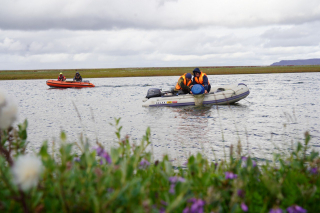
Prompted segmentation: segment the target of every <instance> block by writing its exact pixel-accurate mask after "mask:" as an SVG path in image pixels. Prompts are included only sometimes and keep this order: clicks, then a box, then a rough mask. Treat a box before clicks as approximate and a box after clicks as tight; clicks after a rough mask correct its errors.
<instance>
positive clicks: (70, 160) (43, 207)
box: [0, 119, 320, 213]
mask: <svg viewBox="0 0 320 213" xmlns="http://www.w3.org/2000/svg"><path fill="white" fill-rule="evenodd" d="M119 121H120V119H116V124H115V128H116V136H117V141H118V146H117V147H113V148H111V150H104V148H103V147H102V146H101V144H99V143H98V142H97V143H98V144H97V145H98V146H99V148H96V149H95V150H94V149H92V148H90V147H89V144H88V142H85V141H81V143H80V144H79V145H78V148H79V149H80V150H81V151H80V152H75V149H76V147H75V146H74V145H73V144H69V143H67V142H66V134H65V133H64V132H62V133H61V136H60V138H61V143H60V144H59V147H60V148H59V151H58V152H56V153H50V151H49V150H50V149H49V145H48V143H47V142H44V143H43V144H42V146H41V147H40V149H38V150H37V151H35V153H34V154H35V155H37V156H38V159H39V161H41V163H42V165H43V169H42V172H41V174H40V175H39V176H36V178H37V177H38V178H39V181H36V182H35V183H34V184H33V185H32V186H31V187H28V188H24V189H23V188H22V185H20V184H17V182H14V181H12V180H15V179H16V178H17V175H15V174H14V173H13V172H12V169H13V168H14V167H15V162H17V156H20V157H25V155H26V154H25V150H26V146H27V131H26V130H27V122H24V123H23V124H20V125H19V129H15V128H9V129H8V130H1V131H0V164H1V166H0V212H119V213H120V212H150V213H160V212H167V213H169V212H189V213H190V212H192V213H196V212H218V213H225V212H226V213H227V212H228V213H229V212H234V213H241V212H254V213H256V212H272V211H271V210H272V209H277V210H278V211H277V212H279V209H282V210H283V211H281V212H300V213H302V212H306V211H307V212H320V205H319V200H320V187H319V186H320V158H319V153H317V152H314V151H311V150H310V148H311V147H310V145H309V141H310V140H311V136H310V135H309V133H308V132H306V134H305V140H304V141H303V142H301V143H300V142H299V143H298V145H297V147H296V148H294V149H292V150H291V152H290V154H289V155H288V156H280V155H276V154H275V155H274V161H273V162H269V161H266V162H264V163H263V164H261V165H257V162H255V160H254V159H252V158H251V157H250V156H248V155H246V156H244V155H245V154H244V153H242V152H241V148H239V147H240V146H239V147H237V148H236V150H235V151H236V152H233V151H232V150H233V149H232V148H230V157H229V159H224V160H222V161H215V162H211V161H209V160H208V159H207V158H205V157H204V156H203V155H201V154H200V153H199V154H197V155H195V156H190V157H189V158H188V160H187V162H186V163H185V164H184V165H183V166H180V167H176V166H174V165H173V164H172V162H171V161H170V159H169V157H168V156H164V157H163V159H161V160H156V161H153V160H152V159H153V158H152V153H151V152H148V151H146V148H147V146H148V145H150V129H149V128H148V129H147V131H146V134H145V136H143V138H142V140H141V142H140V144H139V143H133V142H131V141H130V140H129V138H128V137H125V138H122V137H121V134H120V131H121V128H122V127H121V126H119ZM310 151H311V152H310ZM21 170H23V168H21ZM24 173H25V175H24V176H26V178H25V179H20V182H21V184H24V182H26V181H27V180H28V178H30V177H32V176H35V175H34V174H32V173H28V171H24ZM27 175H29V176H27ZM302 208H303V209H302ZM192 209H193V210H192ZM293 209H296V210H297V209H298V210H299V209H300V210H299V211H293ZM304 209H305V210H306V211H304ZM285 210H287V211H285Z"/></svg>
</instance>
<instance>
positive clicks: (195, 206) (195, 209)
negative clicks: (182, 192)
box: [183, 198, 205, 213]
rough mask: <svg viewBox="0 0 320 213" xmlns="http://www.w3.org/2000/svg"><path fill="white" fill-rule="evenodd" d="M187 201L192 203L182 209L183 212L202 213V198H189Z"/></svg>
mask: <svg viewBox="0 0 320 213" xmlns="http://www.w3.org/2000/svg"><path fill="white" fill-rule="evenodd" d="M188 202H189V203H192V205H191V206H190V207H186V208H185V209H184V210H183V213H203V206H204V205H205V202H204V201H203V200H201V199H196V198H191V199H190V200H188Z"/></svg>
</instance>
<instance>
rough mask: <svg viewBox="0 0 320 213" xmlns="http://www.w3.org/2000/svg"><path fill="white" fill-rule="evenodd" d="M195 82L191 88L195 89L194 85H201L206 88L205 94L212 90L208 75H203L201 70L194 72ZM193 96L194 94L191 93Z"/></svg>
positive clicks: (197, 69) (196, 69)
mask: <svg viewBox="0 0 320 213" xmlns="http://www.w3.org/2000/svg"><path fill="white" fill-rule="evenodd" d="M193 76H194V77H193V81H192V85H191V88H192V87H193V85H195V84H201V85H202V86H203V87H204V89H205V90H204V93H208V92H210V89H211V85H210V83H209V80H208V77H207V74H205V73H203V72H201V71H200V69H199V68H195V69H194V70H193ZM190 93H191V94H192V92H190Z"/></svg>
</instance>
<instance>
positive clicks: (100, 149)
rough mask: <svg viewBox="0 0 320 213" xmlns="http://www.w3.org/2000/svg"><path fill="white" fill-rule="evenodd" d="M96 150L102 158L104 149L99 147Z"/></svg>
mask: <svg viewBox="0 0 320 213" xmlns="http://www.w3.org/2000/svg"><path fill="white" fill-rule="evenodd" d="M94 149H95V150H96V152H97V155H98V156H101V154H102V153H103V152H104V149H103V148H102V147H100V146H98V147H96V148H94Z"/></svg>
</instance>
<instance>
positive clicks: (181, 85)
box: [178, 78, 190, 92]
mask: <svg viewBox="0 0 320 213" xmlns="http://www.w3.org/2000/svg"><path fill="white" fill-rule="evenodd" d="M178 84H179V86H180V87H181V89H182V90H183V91H188V92H190V87H189V86H187V85H185V84H184V80H183V78H180V79H179V81H178Z"/></svg>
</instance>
